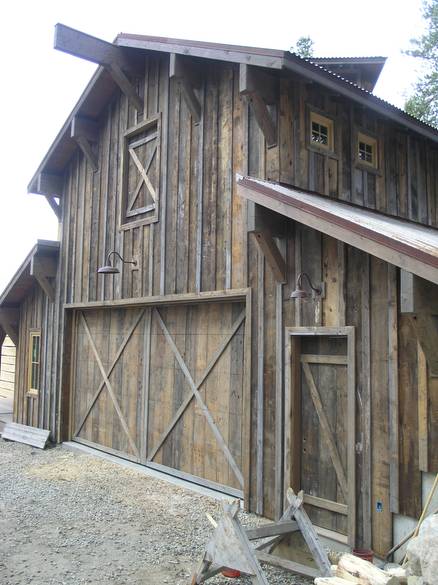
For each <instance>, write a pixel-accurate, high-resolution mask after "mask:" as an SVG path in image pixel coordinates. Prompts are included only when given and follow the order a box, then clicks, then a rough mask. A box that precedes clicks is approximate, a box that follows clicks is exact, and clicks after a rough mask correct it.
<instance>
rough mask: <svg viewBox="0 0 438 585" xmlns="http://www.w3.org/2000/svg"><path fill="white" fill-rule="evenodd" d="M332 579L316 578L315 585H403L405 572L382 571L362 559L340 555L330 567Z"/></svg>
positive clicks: (398, 569) (393, 569)
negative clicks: (337, 560)
mask: <svg viewBox="0 0 438 585" xmlns="http://www.w3.org/2000/svg"><path fill="white" fill-rule="evenodd" d="M332 575H333V576H332V577H317V578H316V579H315V585H354V584H356V585H404V584H405V583H407V576H406V571H405V569H403V568H402V567H399V566H398V567H394V568H391V569H387V570H382V569H379V568H378V567H376V566H375V565H373V563H370V562H368V561H365V560H364V559H361V558H359V557H355V556H353V555H350V554H345V555H342V556H341V558H340V559H339V562H338V564H337V565H333V566H332Z"/></svg>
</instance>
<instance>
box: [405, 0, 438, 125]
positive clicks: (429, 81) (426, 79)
mask: <svg viewBox="0 0 438 585" xmlns="http://www.w3.org/2000/svg"><path fill="white" fill-rule="evenodd" d="M423 16H424V18H425V20H426V23H427V29H426V32H425V33H424V34H423V35H421V36H420V37H419V38H418V39H412V41H411V45H412V48H411V49H410V50H408V51H406V53H407V54H408V55H411V56H412V57H417V58H418V59H421V60H422V61H423V63H424V65H425V73H424V74H422V75H421V76H420V78H419V80H418V81H417V83H416V84H415V86H414V93H413V95H412V96H411V97H410V98H409V99H408V100H407V102H406V104H405V109H406V111H407V112H408V113H409V114H412V115H413V116H415V117H417V118H420V120H423V121H424V122H427V123H429V124H432V125H433V126H436V127H438V0H425V2H424V4H423Z"/></svg>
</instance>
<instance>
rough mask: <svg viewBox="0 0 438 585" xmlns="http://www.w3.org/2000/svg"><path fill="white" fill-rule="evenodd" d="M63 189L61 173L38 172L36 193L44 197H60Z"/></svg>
mask: <svg viewBox="0 0 438 585" xmlns="http://www.w3.org/2000/svg"><path fill="white" fill-rule="evenodd" d="M62 191H63V178H62V176H61V175H52V174H50V173H40V174H39V175H38V180H37V186H36V194H37V195H45V196H46V197H47V196H49V197H61V196H62Z"/></svg>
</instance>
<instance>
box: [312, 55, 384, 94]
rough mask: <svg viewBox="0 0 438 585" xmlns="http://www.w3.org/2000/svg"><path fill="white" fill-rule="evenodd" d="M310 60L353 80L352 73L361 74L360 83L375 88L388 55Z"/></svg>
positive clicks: (370, 88) (315, 58) (313, 58)
mask: <svg viewBox="0 0 438 585" xmlns="http://www.w3.org/2000/svg"><path fill="white" fill-rule="evenodd" d="M309 60H310V61H312V63H315V64H316V65H322V66H323V67H324V68H325V69H328V70H329V71H332V72H333V73H337V74H338V75H340V76H341V77H344V78H345V79H349V80H351V81H354V79H352V78H351V75H352V73H353V74H355V73H356V74H359V76H360V79H361V81H362V83H359V85H361V87H365V89H369V90H372V89H374V87H375V85H376V83H377V80H378V79H379V77H380V74H381V73H382V69H383V67H384V66H385V63H386V57H311V58H310V59H309ZM363 82H365V83H368V84H370V87H367V86H366V85H364V83H363Z"/></svg>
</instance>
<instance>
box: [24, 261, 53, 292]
mask: <svg viewBox="0 0 438 585" xmlns="http://www.w3.org/2000/svg"><path fill="white" fill-rule="evenodd" d="M30 274H31V275H32V276H34V277H35V278H36V280H37V282H38V284H39V285H40V287H41V288H42V289H43V291H44V292H45V294H46V295H47V296H48V298H49V299H50V301H52V302H53V301H54V300H55V289H54V287H53V285H52V283H51V282H50V281H49V278H54V277H55V276H56V261H55V259H54V258H52V257H50V256H34V257H33V258H32V260H31V263H30Z"/></svg>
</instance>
